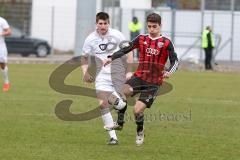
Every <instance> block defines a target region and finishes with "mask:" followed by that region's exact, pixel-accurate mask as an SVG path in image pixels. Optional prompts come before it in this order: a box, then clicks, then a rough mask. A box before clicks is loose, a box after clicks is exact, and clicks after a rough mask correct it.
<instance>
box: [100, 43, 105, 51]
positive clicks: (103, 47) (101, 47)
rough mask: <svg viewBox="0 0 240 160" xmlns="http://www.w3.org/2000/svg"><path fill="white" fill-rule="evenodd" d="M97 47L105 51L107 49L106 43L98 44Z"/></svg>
mask: <svg viewBox="0 0 240 160" xmlns="http://www.w3.org/2000/svg"><path fill="white" fill-rule="evenodd" d="M99 48H100V49H101V50H102V51H105V50H106V49H107V44H99Z"/></svg>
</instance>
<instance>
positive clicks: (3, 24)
mask: <svg viewBox="0 0 240 160" xmlns="http://www.w3.org/2000/svg"><path fill="white" fill-rule="evenodd" d="M8 28H9V25H8V23H7V21H6V20H5V19H4V18H2V17H0V33H2V32H3V31H4V30H5V29H8ZM6 61H7V47H6V44H5V39H4V37H3V36H1V35H0V62H6Z"/></svg>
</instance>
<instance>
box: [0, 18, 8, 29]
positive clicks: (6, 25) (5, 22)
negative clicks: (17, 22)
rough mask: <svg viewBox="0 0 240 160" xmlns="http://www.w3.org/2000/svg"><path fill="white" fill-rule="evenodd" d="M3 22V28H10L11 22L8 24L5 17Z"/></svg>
mask: <svg viewBox="0 0 240 160" xmlns="http://www.w3.org/2000/svg"><path fill="white" fill-rule="evenodd" d="M1 23H2V27H3V29H8V28H9V24H8V22H7V21H6V20H5V19H2V22H1Z"/></svg>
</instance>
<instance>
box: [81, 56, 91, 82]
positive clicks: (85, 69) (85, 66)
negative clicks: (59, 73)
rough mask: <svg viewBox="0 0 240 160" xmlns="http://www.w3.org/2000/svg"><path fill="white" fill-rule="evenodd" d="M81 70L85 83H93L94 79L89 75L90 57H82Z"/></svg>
mask: <svg viewBox="0 0 240 160" xmlns="http://www.w3.org/2000/svg"><path fill="white" fill-rule="evenodd" d="M81 68H82V72H83V81H84V82H87V83H91V82H93V81H94V78H93V77H92V76H91V75H90V74H89V73H88V56H81Z"/></svg>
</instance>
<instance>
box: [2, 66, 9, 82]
mask: <svg viewBox="0 0 240 160" xmlns="http://www.w3.org/2000/svg"><path fill="white" fill-rule="evenodd" d="M2 73H3V81H4V83H9V79H8V67H7V66H5V68H4V69H3V70H2Z"/></svg>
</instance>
